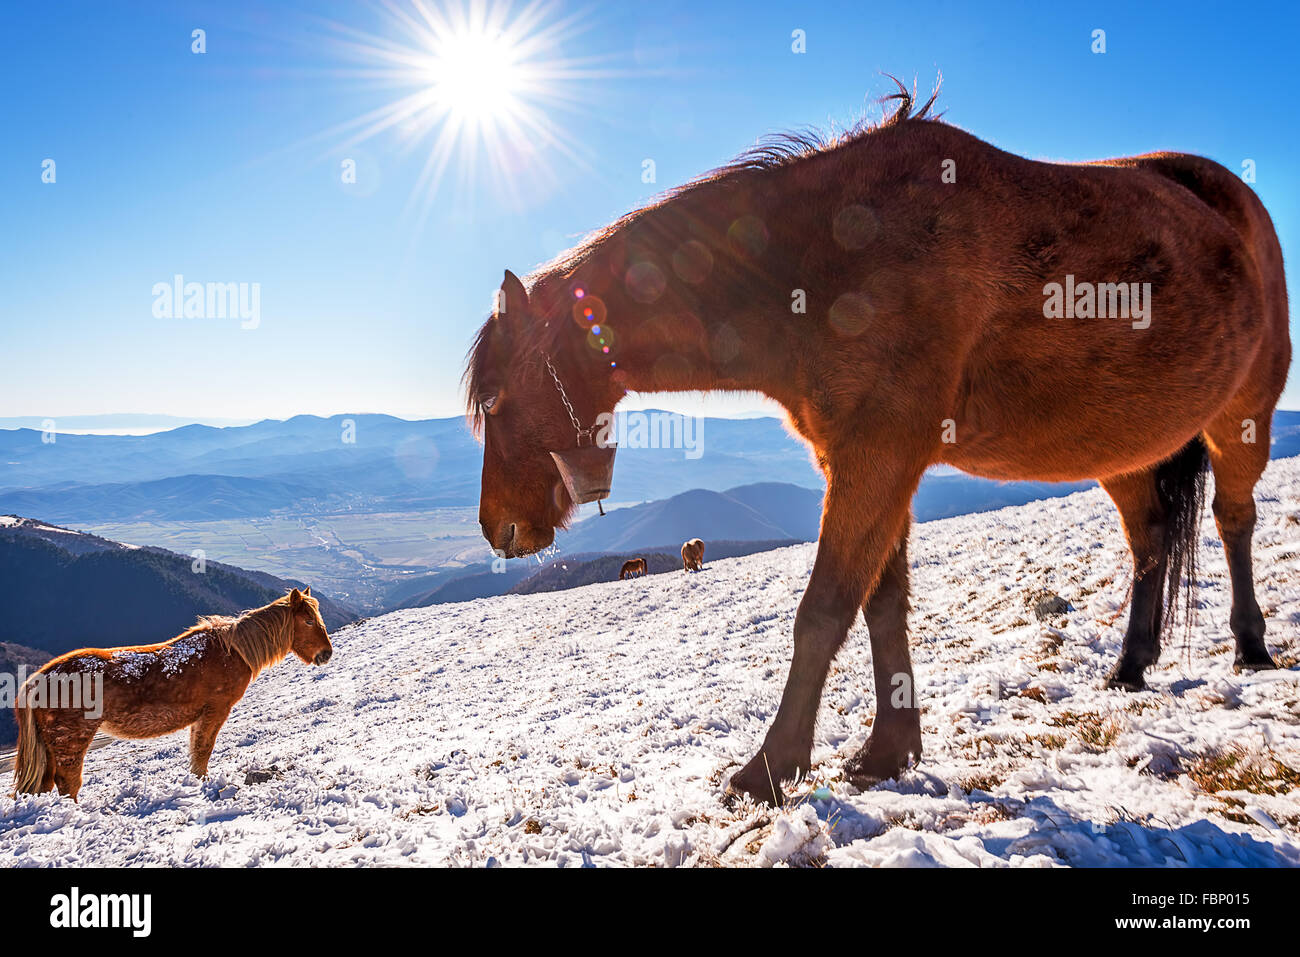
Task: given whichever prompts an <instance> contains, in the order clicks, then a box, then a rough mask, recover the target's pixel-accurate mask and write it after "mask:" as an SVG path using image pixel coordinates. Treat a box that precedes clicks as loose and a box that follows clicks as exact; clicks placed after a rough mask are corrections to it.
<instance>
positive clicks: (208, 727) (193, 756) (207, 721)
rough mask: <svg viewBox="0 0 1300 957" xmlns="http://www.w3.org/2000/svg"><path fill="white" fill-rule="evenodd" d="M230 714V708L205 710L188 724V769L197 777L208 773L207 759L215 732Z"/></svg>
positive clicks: (214, 744) (214, 741)
mask: <svg viewBox="0 0 1300 957" xmlns="http://www.w3.org/2000/svg"><path fill="white" fill-rule="evenodd" d="M229 716H230V709H229V708H225V709H224V710H214V711H209V712H205V713H204V715H203V717H201V718H199V720H198V721H196V722H194V724H192V725H191V726H190V771H191V772H192V773H193V774H196V775H198V776H199V777H206V776H207V773H208V759H209V758H210V757H212V749H213V747H215V746H216V743H217V732H218V731H220V730H221V726H222V725H224V724H225V723H226V718H228V717H229Z"/></svg>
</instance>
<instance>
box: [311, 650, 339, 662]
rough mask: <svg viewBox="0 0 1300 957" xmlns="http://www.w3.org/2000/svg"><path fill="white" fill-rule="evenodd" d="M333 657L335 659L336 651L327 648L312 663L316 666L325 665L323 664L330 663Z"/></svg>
mask: <svg viewBox="0 0 1300 957" xmlns="http://www.w3.org/2000/svg"><path fill="white" fill-rule="evenodd" d="M333 657H334V649H333V648H326V649H325V650H324V651H322V652H321V653H320V654H318V655H317V656H316V657H315V658H313V659H312V662H311V663H312V664H314V665H323V664H325V662H327V661H329V660H330V659H331V658H333Z"/></svg>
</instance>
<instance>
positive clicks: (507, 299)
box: [492, 269, 528, 321]
mask: <svg viewBox="0 0 1300 957" xmlns="http://www.w3.org/2000/svg"><path fill="white" fill-rule="evenodd" d="M527 314H528V290H526V289H525V288H524V284H523V283H522V282H520V281H519V277H518V276H516V275H515V274H514V273H512V272H511V271H510V270H509V269H507V270H506V275H505V278H504V279H502V280H501V292H500V293H498V294H497V299H496V309H495V310H494V311H493V313H492V318H494V319H499V318H501V317H502V316H505V317H506V318H510V319H514V320H515V321H519V320H521V319H523V318H524V316H526V315H527Z"/></svg>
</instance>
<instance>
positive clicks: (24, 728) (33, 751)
mask: <svg viewBox="0 0 1300 957" xmlns="http://www.w3.org/2000/svg"><path fill="white" fill-rule="evenodd" d="M14 718H15V719H16V720H17V721H18V750H17V752H15V754H14V796H15V797H16V796H17V795H19V794H37V793H39V792H40V790H41V783H42V782H43V781H44V780H45V772H46V770H47V769H48V768H49V765H50V760H51V757H50V749H49V746H48V745H46V743H45V739H44V738H42V737H41V732H40V729H39V728H37V727H36V718H35V711H34V710H33V709H31V708H28V707H27V706H25V705H22V704H20V705H18V706H17V707H15V708H14Z"/></svg>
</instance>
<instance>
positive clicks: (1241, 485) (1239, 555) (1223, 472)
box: [1206, 414, 1277, 671]
mask: <svg viewBox="0 0 1300 957" xmlns="http://www.w3.org/2000/svg"><path fill="white" fill-rule="evenodd" d="M1250 421H1254V423H1255V428H1254V429H1253V430H1252V429H1251V428H1250V427H1249V425H1248V424H1246V423H1248V422H1250ZM1243 426H1244V427H1243ZM1248 438H1249V439H1252V440H1253V441H1246V439H1248ZM1206 439H1207V442H1206V444H1207V446H1208V448H1209V452H1210V465H1211V467H1212V468H1213V470H1214V501H1213V505H1212V508H1213V510H1214V523H1215V525H1216V526H1217V528H1218V531H1219V538H1220V539H1222V540H1223V552H1224V557H1225V559H1226V560H1227V564H1228V577H1229V579H1230V580H1231V582H1232V611H1231V613H1230V615H1229V618H1228V627H1229V628H1230V629H1231V630H1232V637H1233V638H1234V639H1235V641H1236V643H1237V654H1236V657H1235V659H1234V661H1233V670H1234V671H1266V670H1270V669H1273V668H1276V667H1277V664H1276V663H1275V662H1274V661H1273V658H1272V656H1271V655H1269V653H1268V647H1267V645H1265V643H1264V628H1265V625H1264V613H1263V612H1262V611H1260V607H1259V602H1258V601H1256V599H1255V576H1254V567H1253V563H1252V560H1251V539H1252V537H1253V536H1254V532H1255V519H1256V512H1255V496H1254V491H1255V483H1256V482H1258V481H1259V477H1260V475H1262V474H1263V472H1264V468H1265V466H1267V465H1268V452H1269V418H1268V416H1267V415H1262V416H1260V417H1259V418H1258V419H1254V420H1251V419H1250V418H1249V417H1247V416H1238V415H1235V414H1234V415H1231V416H1227V417H1225V421H1222V422H1220V423H1216V425H1215V426H1214V427H1212V429H1210V430H1207V431H1206Z"/></svg>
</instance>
